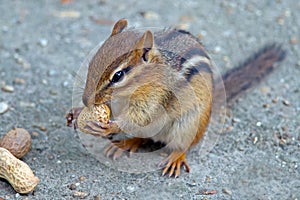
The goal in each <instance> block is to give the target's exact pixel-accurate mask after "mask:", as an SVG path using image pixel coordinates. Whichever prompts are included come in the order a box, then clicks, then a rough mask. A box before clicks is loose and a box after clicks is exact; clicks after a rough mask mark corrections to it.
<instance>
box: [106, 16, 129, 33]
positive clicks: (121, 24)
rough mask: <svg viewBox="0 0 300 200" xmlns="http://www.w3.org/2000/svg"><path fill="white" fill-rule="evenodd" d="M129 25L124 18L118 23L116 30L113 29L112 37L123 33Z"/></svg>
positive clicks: (115, 26)
mask: <svg viewBox="0 0 300 200" xmlns="http://www.w3.org/2000/svg"><path fill="white" fill-rule="evenodd" d="M127 24H128V22H127V20H126V19H124V18H123V19H120V20H119V21H117V22H116V23H115V25H114V28H113V30H112V32H111V34H110V36H114V35H116V34H118V33H121V32H122V31H123V30H124V29H125V28H126V27H127Z"/></svg>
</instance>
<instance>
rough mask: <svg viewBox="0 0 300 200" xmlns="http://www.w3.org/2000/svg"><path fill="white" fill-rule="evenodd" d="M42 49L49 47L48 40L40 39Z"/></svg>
mask: <svg viewBox="0 0 300 200" xmlns="http://www.w3.org/2000/svg"><path fill="white" fill-rule="evenodd" d="M38 44H39V45H40V46H41V47H46V46H47V45H48V40H47V39H44V38H43V39H40V40H39V43H38Z"/></svg>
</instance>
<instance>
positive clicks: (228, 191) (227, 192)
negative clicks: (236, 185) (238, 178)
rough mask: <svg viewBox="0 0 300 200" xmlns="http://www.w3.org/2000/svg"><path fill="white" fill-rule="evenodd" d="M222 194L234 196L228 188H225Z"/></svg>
mask: <svg viewBox="0 0 300 200" xmlns="http://www.w3.org/2000/svg"><path fill="white" fill-rule="evenodd" d="M222 192H223V193H224V194H228V195H232V191H231V190H229V189H228V188H223V189H222Z"/></svg>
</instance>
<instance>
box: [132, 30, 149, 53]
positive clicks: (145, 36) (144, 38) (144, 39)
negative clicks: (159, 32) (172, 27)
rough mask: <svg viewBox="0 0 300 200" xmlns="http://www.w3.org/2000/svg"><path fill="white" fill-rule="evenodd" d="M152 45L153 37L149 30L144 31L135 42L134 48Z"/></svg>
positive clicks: (147, 47)
mask: <svg viewBox="0 0 300 200" xmlns="http://www.w3.org/2000/svg"><path fill="white" fill-rule="evenodd" d="M153 46H154V37H153V34H152V32H151V31H149V30H148V31H146V32H145V33H144V34H143V36H142V37H141V38H140V39H139V41H138V42H137V43H136V44H135V49H141V50H143V49H152V48H153Z"/></svg>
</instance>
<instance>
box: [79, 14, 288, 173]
mask: <svg viewBox="0 0 300 200" xmlns="http://www.w3.org/2000/svg"><path fill="white" fill-rule="evenodd" d="M126 25H127V21H126V20H125V21H124V19H122V20H120V21H118V22H117V23H116V25H115V26H114V28H113V31H112V33H111V36H110V37H109V38H108V39H107V40H106V42H105V43H104V44H103V45H102V47H101V48H100V49H99V50H98V52H97V53H96V55H95V56H94V58H93V59H92V61H91V63H90V65H89V70H88V76H87V82H86V87H85V90H84V95H83V102H84V104H85V105H86V106H91V105H93V104H101V103H107V104H111V109H112V113H113V116H114V121H113V122H112V123H114V124H117V126H118V127H119V128H120V130H122V131H123V132H126V133H130V134H131V135H132V136H134V137H141V138H144V137H146V138H151V139H153V140H154V141H160V142H163V143H165V144H167V147H168V148H169V149H170V150H171V151H172V152H173V154H171V155H170V157H169V161H168V164H167V167H166V168H165V170H164V173H165V171H166V170H168V169H169V167H171V166H173V167H174V165H176V167H177V168H176V176H177V175H179V174H178V163H179V167H180V162H181V161H183V159H184V160H185V152H186V151H187V150H188V149H189V148H190V147H191V146H193V145H195V144H197V143H198V142H199V140H201V138H203V136H204V133H205V131H206V127H207V126H208V123H209V119H210V114H211V109H212V102H213V95H214V98H216V99H217V100H218V98H220V94H221V92H220V90H221V88H222V87H221V86H222V84H221V81H220V82H219V84H217V85H216V86H215V89H214V91H213V79H212V70H211V61H210V58H209V56H208V55H207V53H206V51H205V49H204V47H203V45H202V44H201V43H200V42H199V41H198V40H197V39H196V38H195V37H194V36H192V35H191V34H190V33H188V32H186V31H182V30H176V29H168V30H164V31H160V32H156V33H154V34H153V33H152V32H151V31H146V32H144V33H140V32H138V31H136V30H127V31H124V28H125V27H126ZM283 57H284V56H283V51H282V50H281V49H280V48H279V47H277V46H269V47H267V48H265V50H263V51H261V52H260V53H259V54H257V56H255V57H254V58H253V59H251V60H249V61H248V62H246V63H245V64H244V65H242V66H241V67H239V68H237V69H233V70H231V71H230V72H228V73H226V74H225V75H224V76H223V79H224V85H225V89H226V93H227V94H228V96H227V100H232V99H234V98H235V97H236V96H237V95H238V94H239V93H240V92H242V91H244V90H245V89H247V88H249V87H250V86H252V85H253V83H254V82H255V81H259V80H261V79H262V77H264V76H265V75H267V74H268V72H270V71H271V69H272V68H273V64H274V63H275V62H277V61H280V60H281V59H282V58H283ZM128 67H130V70H129V71H127V72H126V74H125V75H124V77H123V79H122V80H120V81H118V82H117V83H112V81H111V79H112V77H113V76H114V74H115V73H116V72H118V71H122V70H124V69H128ZM218 95H219V96H218ZM174 155H179V158H178V159H177V158H175V157H176V156H175V157H174ZM179 170H180V169H179ZM170 173H171V175H172V174H173V171H171V172H170Z"/></svg>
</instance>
